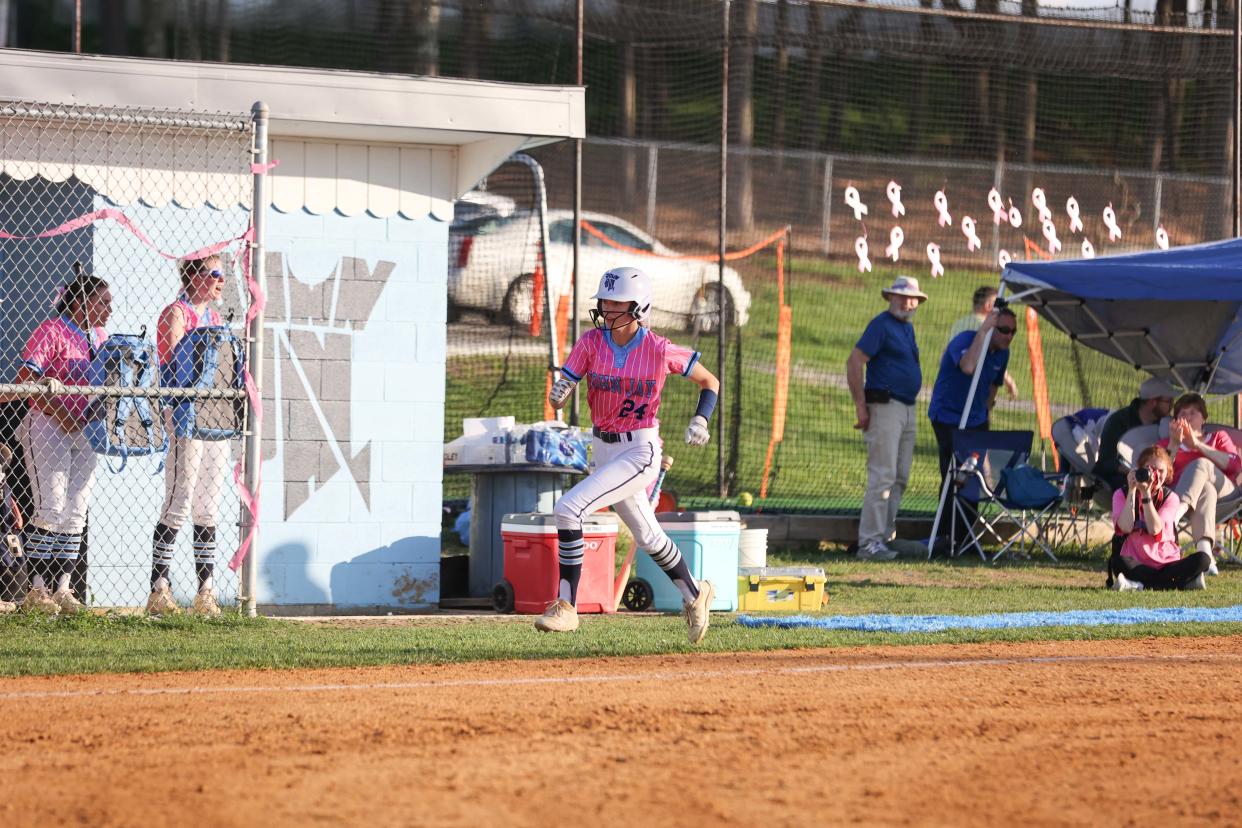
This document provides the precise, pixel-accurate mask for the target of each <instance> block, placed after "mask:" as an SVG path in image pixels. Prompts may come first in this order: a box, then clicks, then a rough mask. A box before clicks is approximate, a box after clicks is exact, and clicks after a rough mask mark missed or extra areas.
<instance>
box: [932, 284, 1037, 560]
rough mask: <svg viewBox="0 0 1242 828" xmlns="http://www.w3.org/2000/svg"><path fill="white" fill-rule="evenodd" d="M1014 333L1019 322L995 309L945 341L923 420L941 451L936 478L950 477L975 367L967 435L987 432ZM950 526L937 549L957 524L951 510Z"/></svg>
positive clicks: (959, 529)
mask: <svg viewBox="0 0 1242 828" xmlns="http://www.w3.org/2000/svg"><path fill="white" fill-rule="evenodd" d="M988 331H991V332H992V337H991V339H990V340H989V341H988V345H987V351H986V353H985V352H984V346H983V343H984V340H985V339H987V338H988V337H987V334H988ZM1017 332H1018V318H1017V316H1016V315H1015V314H1014V312H1013V311H1012V310H1010V309H1009V308H1008V307H1004V308H996V309H993V310H992V312H991V313H989V314H988V315H987V318H985V319H984V320H983V324H981V325H980V326H979V330H977V331H963V332H961V333H959V334H958V335H957V336H955V337H953V338H952V339H950V340H949V345H948V347H946V348H945V349H944V355H943V356H942V357H941V358H940V373H938V374H937V375H936V384H935V386H933V388H932V398H931V405H930V406H928V409H927V416H928V418H930V419H931V424H932V431H933V432H935V434H936V445H937V447H939V449H940V477H941V483H942V484H943V481H944V476H945V475H946V474H948V472H949V460H950V458H951V457H952V456H953V432H954V431H956V430H957V427H958V424H959V423H961V421H962V412H963V411H964V410H965V408H966V397H967V395H969V394H970V382H971V377H972V376H973V375H974V373H975V366H979V386H978V389H977V390H976V391H975V398H974V400H973V402H972V403H971V405H970V414H969V415H968V416H967V418H966V430H967V431H986V430H987V429H988V420H989V416H990V415H991V412H992V406H994V405H995V404H996V391H997V389H999V388H1000V387H1001V385H1003V384H1004V382H1005V369H1006V368H1007V367H1008V366H1009V344H1010V343H1011V342H1013V338H1014V335H1015V334H1016V333H1017ZM950 515H951V517H952V520H950V521H944V522H943V524H942V529H941V531H942V532H944V535H943V536H942V537H941V538H937V539H936V542H937V545H939V544H940V543H941V542H943V541H944V540H945V539H947V538H948V537H949V531H950V527H953V526H954V524H956V522H957V512H956V510H950ZM966 528H968V527H960V526H958V527H956V530H955V531H954V533H953V536H954V537H957V538H961V537H963V535H964V533H965V532H964V530H965V529H966Z"/></svg>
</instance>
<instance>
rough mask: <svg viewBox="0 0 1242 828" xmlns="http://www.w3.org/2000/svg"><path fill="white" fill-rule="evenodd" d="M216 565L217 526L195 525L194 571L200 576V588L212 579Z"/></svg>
mask: <svg viewBox="0 0 1242 828" xmlns="http://www.w3.org/2000/svg"><path fill="white" fill-rule="evenodd" d="M215 567H216V527H214V526H195V527H194V573H195V574H196V575H197V576H198V588H199V590H200V591H202V589H203V586H204V585H205V584H206V583H207V582H208V581H209V580H211V576H212V574H213V573H214V572H215Z"/></svg>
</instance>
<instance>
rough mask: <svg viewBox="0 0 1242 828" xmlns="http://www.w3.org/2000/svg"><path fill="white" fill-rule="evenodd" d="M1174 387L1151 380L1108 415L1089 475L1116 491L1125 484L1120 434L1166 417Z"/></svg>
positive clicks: (1153, 378) (1170, 406)
mask: <svg viewBox="0 0 1242 828" xmlns="http://www.w3.org/2000/svg"><path fill="white" fill-rule="evenodd" d="M1173 394H1174V391H1173V386H1171V385H1169V384H1168V383H1167V382H1165V381H1164V380H1162V379H1157V378H1156V377H1151V378H1150V379H1147V380H1145V381H1144V382H1143V384H1142V385H1140V386H1139V394H1138V396H1137V397H1135V398H1134V399H1133V400H1131V401H1130V404H1129V405H1128V406H1127V407H1125V408H1120V409H1118V410H1116V411H1114V412H1113V413H1112V414H1110V415H1108V419H1107V420H1106V421H1105V422H1104V430H1103V431H1102V432H1100V452H1099V454H1098V455H1097V456H1096V461H1095V466H1094V468H1092V469H1091V474H1092V475H1093V476H1094V477H1095V478H1096V479H1097V480H1100V481H1103V482H1104V483H1105V484H1107V485H1108V488H1109V490H1110V491H1114V492H1115V491H1117V490H1118V489H1121V488H1122V487H1124V486H1125V484H1126V473H1125V470H1124V469H1122V468H1121V461H1120V459H1119V458H1118V456H1117V444H1118V443H1119V442H1121V438H1122V435H1124V434H1125V433H1126V432H1127V431H1129V430H1130V429H1132V428H1136V427H1138V426H1141V425H1152V424H1154V423H1158V422H1160V421H1161V420H1163V419H1164V418H1165V417H1167V416H1169V410H1170V409H1171V408H1172V407H1173Z"/></svg>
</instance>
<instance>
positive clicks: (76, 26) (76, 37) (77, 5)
mask: <svg viewBox="0 0 1242 828" xmlns="http://www.w3.org/2000/svg"><path fill="white" fill-rule="evenodd" d="M73 53H74V54H75V55H80V54H82V0H74V3H73Z"/></svg>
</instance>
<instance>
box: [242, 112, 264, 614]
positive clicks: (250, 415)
mask: <svg viewBox="0 0 1242 828" xmlns="http://www.w3.org/2000/svg"><path fill="white" fill-rule="evenodd" d="M250 111H251V114H252V116H253V118H254V161H255V163H256V164H259V165H260V168H259V171H258V172H256V173H255V175H254V202H253V203H252V204H251V206H250V220H251V223H252V224H253V226H254V238H253V239H252V240H251V242H250V278H252V279H254V281H255V282H256V283H257V284H259V285H266V284H267V266H266V262H265V261H264V259H265V256H264V253H263V239H264V234H265V229H264V228H265V224H266V222H265V221H264V219H265V217H266V215H267V201H268V199H267V174H266V172H267V171H266V170H264V169H262V167H263V166H264V165H266V164H267V104H265V103H263V101H258V102H257V103H255V105H254V106H253V107H251V110H250ZM247 333H248V336H249V340H250V343H249V344H250V348H249V352H248V353H247V354H246V364H247V365H248V366H249V369H250V376H251V378H252V379H253V380H254V384H255V387H256V388H257V389H258V390H259V400H260V405H262V399H263V312H262V311H261V310H260V312H259V313H256V314H255V316H254V318H253V319H251V320H250V330H249V331H248V332H247ZM246 407H247V412H246V423H247V425H248V426H249V428H247V429H246V440H245V444H244V446H243V452H244V456H245V463H246V466H245V485H246V488H247V489H248V490H249V491H250V492H251V493H252V494H253V493H257V492H258V491H259V486H260V484H261V482H262V481H261V480H260V479H259V463H260V461H261V453H262V446H263V434H262V431H261V429H262V425H263V423H262V420H263V412H262V410H259V411H255V410H254V404H253V403H252V402H250V401H249V400H247V402H246ZM241 531H242V537H243V538H244V537H249V538H250V554H248V555H247V556H246V560H245V561H243V562H242V578H241V580H242V586H241V588H242V596H241V597H242V601H241V603H242V610H243V612H245V614H246V615H247V616H249V617H251V618H253V617H254V616H255V615H256V613H257V612H258V606H257V605H258V601H257V594H256V592H257V587H258V583H259V579H258V570H259V567H258V558H259V516H258V515H257V514H251V512H250V510H249V509H247V508H246V507H245V506H242V509H241Z"/></svg>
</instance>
